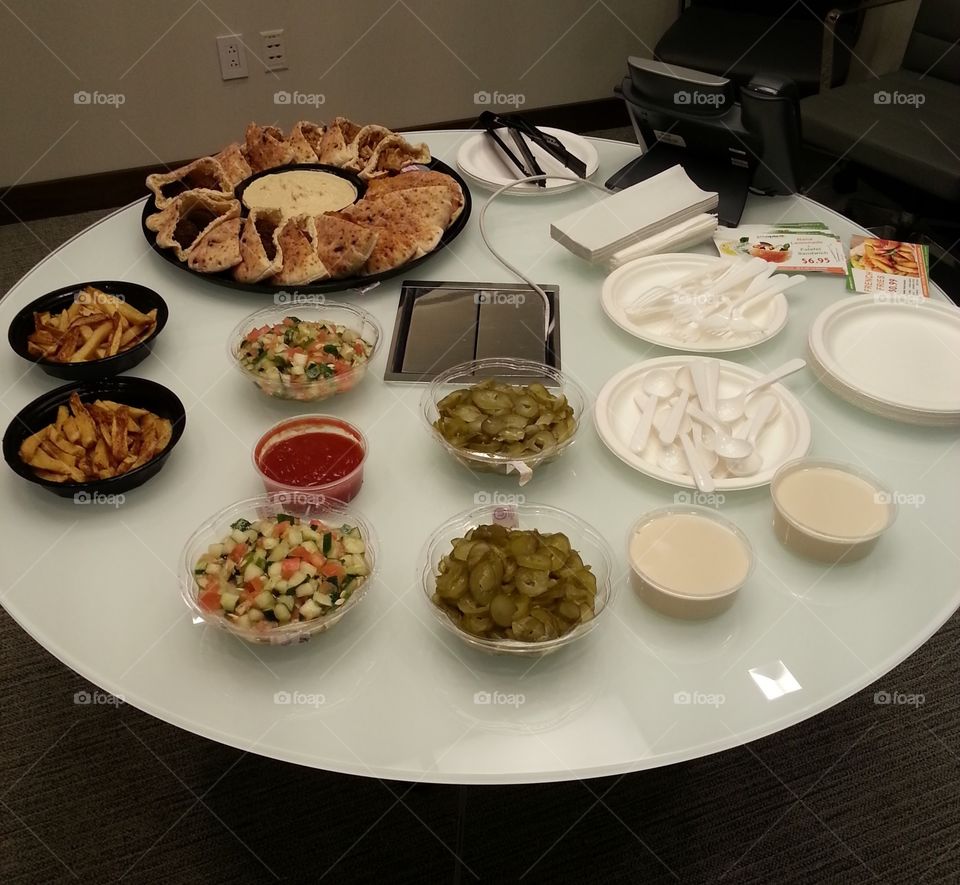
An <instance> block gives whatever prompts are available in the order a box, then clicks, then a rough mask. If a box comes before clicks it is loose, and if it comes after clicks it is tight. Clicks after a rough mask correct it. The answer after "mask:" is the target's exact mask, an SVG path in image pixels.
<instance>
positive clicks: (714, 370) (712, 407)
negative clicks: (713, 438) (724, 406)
mask: <svg viewBox="0 0 960 885" xmlns="http://www.w3.org/2000/svg"><path fill="white" fill-rule="evenodd" d="M704 362H705V363H706V366H707V395H708V396H709V397H710V404H709V406H707V407H706V410H707V411H708V412H709V413H710V414H711V415H716V414H717V393H718V392H719V389H720V363H718V362H717V361H716V360H704Z"/></svg>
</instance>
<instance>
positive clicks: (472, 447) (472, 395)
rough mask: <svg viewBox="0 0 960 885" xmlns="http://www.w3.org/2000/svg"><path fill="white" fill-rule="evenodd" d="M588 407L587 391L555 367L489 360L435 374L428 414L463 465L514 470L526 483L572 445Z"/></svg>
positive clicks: (475, 468) (435, 432)
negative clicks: (536, 468)
mask: <svg viewBox="0 0 960 885" xmlns="http://www.w3.org/2000/svg"><path fill="white" fill-rule="evenodd" d="M584 405H585V396H584V393H583V391H582V389H581V388H580V387H579V385H577V384H576V383H575V382H574V381H572V380H571V379H570V378H568V377H566V376H564V375H563V373H561V372H559V371H558V370H557V369H554V368H552V367H550V366H547V365H545V364H543V363H537V362H533V361H530V360H514V359H507V358H491V359H483V360H473V361H472V362H469V363H462V364H460V365H458V366H453V367H452V368H450V369H447V370H446V371H444V372H443V373H441V374H440V375H438V376H437V377H436V379H434V381H433V382H432V384H431V385H430V387H429V388H428V389H427V391H426V392H425V394H424V397H423V416H424V418H425V420H426V422H427V424H428V425H429V427H430V431H431V433H432V434H433V436H434V437H435V438H436V439H437V441H438V442H439V443H440V444H441V445H442V446H443V447H444V448H445V449H446V450H447V451H448V452H449V453H450V454H451V455H453V456H454V457H455V458H456V459H457V460H458V461H459V462H460V463H461V464H464V465H465V466H466V467H468V468H469V469H470V470H473V471H484V472H493V473H501V474H509V473H516V474H518V475H519V476H520V479H521V484H523V483H524V482H526V480H528V479H529V478H530V476H531V475H532V471H533V469H534V468H535V467H538V466H540V465H542V464H546V463H548V462H550V461H552V460H554V459H555V458H557V457H559V456H560V455H561V454H563V452H565V451H566V450H567V448H568V447H569V446H570V445H571V444H572V443H573V441H574V438H575V436H576V433H577V430H578V429H579V427H580V419H581V416H582V415H583V410H584Z"/></svg>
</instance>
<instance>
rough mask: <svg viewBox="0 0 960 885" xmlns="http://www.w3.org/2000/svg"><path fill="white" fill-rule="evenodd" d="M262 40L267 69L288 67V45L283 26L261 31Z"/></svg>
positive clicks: (281, 69)
mask: <svg viewBox="0 0 960 885" xmlns="http://www.w3.org/2000/svg"><path fill="white" fill-rule="evenodd" d="M260 40H261V43H262V45H263V59H262V61H263V66H264V69H265V70H267V71H283V70H286V67H287V46H286V42H285V40H284V36H283V28H274V29H273V30H272V31H261V32H260Z"/></svg>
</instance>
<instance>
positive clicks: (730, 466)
mask: <svg viewBox="0 0 960 885" xmlns="http://www.w3.org/2000/svg"><path fill="white" fill-rule="evenodd" d="M759 399H760V401H761V402H760V404H759V405H758V406H757V408H756V409H755V410H754V413H753V417H752V418H751V419H750V423H749V424H748V425H747V432H746V434H745V435H744V439H745V440H746V441H747V442H748V443H750V445H751V446H753V451H752V452H751V453H750V454H749V455H748V456H747V457H746V458H743V459H742V460H739V461H738V460H735V459H731V460H729V461H727V470H729V471H730V472H731V473H732V474H733V475H734V476H750V475H752V474H754V473H757V472H758V471H759V470H760V468H761V467H763V458H762V457H761V455H760V453H759V452H758V451H757V437H758V436H759V434H760V431H761V430H763V428H764V427H766V425H767V422H768V421H769V420H770V418H771V417H773V414H774V412H775V411H779V409H780V406H779V404H778V403H777V398H776V397H775V396H764V397H759Z"/></svg>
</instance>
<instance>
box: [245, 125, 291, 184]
mask: <svg viewBox="0 0 960 885" xmlns="http://www.w3.org/2000/svg"><path fill="white" fill-rule="evenodd" d="M245 140H246V150H245V153H246V156H247V162H248V163H249V164H250V168H251V169H252V170H253V171H254V172H263V170H264V169H274V168H276V167H277V166H286V165H288V164H290V163H292V162H293V149H292V148H291V147H290V145H288V144H287V143H286V141H285V140H284V138H283V133H282V132H281V131H280V130H279V129H277V128H276V126H263V127H260V126H258V125H257V124H256V123H251V124H250V125H249V126H247V131H246V133H245Z"/></svg>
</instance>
